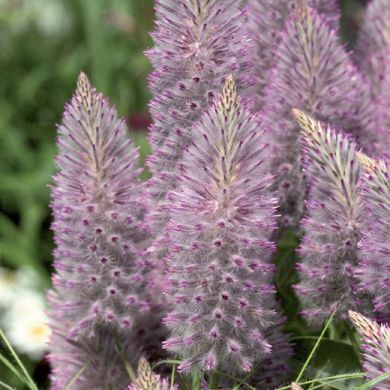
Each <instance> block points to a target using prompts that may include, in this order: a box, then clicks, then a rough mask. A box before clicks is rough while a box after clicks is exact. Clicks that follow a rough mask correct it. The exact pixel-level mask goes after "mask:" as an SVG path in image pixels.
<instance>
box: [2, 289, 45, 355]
mask: <svg viewBox="0 0 390 390" xmlns="http://www.w3.org/2000/svg"><path fill="white" fill-rule="evenodd" d="M47 322H48V319H47V316H46V314H45V298H44V296H43V294H41V293H39V292H37V291H34V290H31V289H23V290H21V291H19V292H18V293H17V294H16V295H15V297H14V302H13V304H12V306H10V307H9V309H8V311H7V313H6V315H5V316H4V327H5V333H6V335H7V337H8V338H9V340H10V342H11V343H12V344H13V345H14V346H15V348H16V349H18V350H19V351H20V352H22V353H25V354H27V355H29V356H30V357H31V358H33V359H39V358H40V357H41V356H42V355H43V354H44V352H45V351H46V349H47V342H48V340H49V337H50V329H49V327H48V325H47Z"/></svg>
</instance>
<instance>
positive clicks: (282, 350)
mask: <svg viewBox="0 0 390 390" xmlns="http://www.w3.org/2000/svg"><path fill="white" fill-rule="evenodd" d="M283 325H284V320H283V319H282V318H281V319H280V320H279V321H278V323H277V324H275V325H273V326H272V327H270V328H269V329H267V330H266V331H265V332H264V335H265V339H266V340H267V341H268V342H269V344H270V345H272V350H271V353H270V354H267V355H266V356H265V357H264V358H263V359H261V360H260V361H259V362H257V363H256V365H255V367H254V370H253V374H252V375H251V380H250V382H251V384H252V385H253V386H254V387H256V389H259V390H266V389H275V388H276V387H278V385H280V384H281V383H284V382H285V381H286V379H287V378H288V376H289V374H290V372H291V367H290V365H289V360H290V357H291V356H292V355H293V349H292V347H291V344H290V343H289V340H288V335H286V334H285V333H283Z"/></svg>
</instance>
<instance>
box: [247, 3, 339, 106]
mask: <svg viewBox="0 0 390 390" xmlns="http://www.w3.org/2000/svg"><path fill="white" fill-rule="evenodd" d="M308 4H309V5H310V6H311V7H313V8H314V9H316V10H317V11H318V12H319V13H320V14H321V15H323V16H324V17H325V18H326V20H327V21H328V23H329V24H330V27H331V28H332V29H334V30H338V26H339V20H340V10H339V7H338V5H337V2H336V1H335V0H308ZM295 8H296V2H295V1H292V0H276V1H275V0H248V1H247V10H248V23H247V24H246V28H247V29H248V35H249V36H250V37H251V38H252V39H253V40H254V43H255V44H254V46H255V50H254V57H255V63H256V69H255V70H256V85H255V95H256V99H257V102H256V107H255V108H256V109H257V110H261V109H262V108H263V107H264V104H265V102H266V97H265V87H266V86H267V85H268V83H269V77H270V72H271V69H272V68H273V66H274V64H275V53H274V50H275V48H276V47H277V46H278V45H279V43H280V41H281V39H282V31H283V27H284V24H285V22H286V20H287V18H288V16H289V15H290V14H291V12H293V11H294V9H295Z"/></svg>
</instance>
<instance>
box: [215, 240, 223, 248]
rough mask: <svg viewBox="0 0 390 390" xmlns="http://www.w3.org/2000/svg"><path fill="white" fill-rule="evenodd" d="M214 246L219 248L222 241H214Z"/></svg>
mask: <svg viewBox="0 0 390 390" xmlns="http://www.w3.org/2000/svg"><path fill="white" fill-rule="evenodd" d="M214 245H215V246H217V247H220V246H221V245H222V241H221V240H216V241H214Z"/></svg>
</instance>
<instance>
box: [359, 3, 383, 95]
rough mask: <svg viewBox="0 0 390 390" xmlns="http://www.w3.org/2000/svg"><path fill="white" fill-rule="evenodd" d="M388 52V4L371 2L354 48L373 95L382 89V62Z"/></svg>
mask: <svg viewBox="0 0 390 390" xmlns="http://www.w3.org/2000/svg"><path fill="white" fill-rule="evenodd" d="M389 50H390V3H389V2H388V0H372V1H371V2H370V3H369V5H368V6H367V9H366V12H365V15H364V19H363V23H362V26H361V27H360V31H359V34H358V40H357V44H356V48H355V60H356V63H357V64H358V66H359V67H360V69H362V70H363V71H364V72H365V73H366V74H367V75H368V76H369V78H370V79H371V81H372V83H373V88H374V91H375V93H378V92H379V90H380V89H381V88H382V86H381V83H380V81H381V78H382V77H383V75H384V72H385V69H383V65H384V63H383V60H384V58H385V56H386V53H388V52H389Z"/></svg>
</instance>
